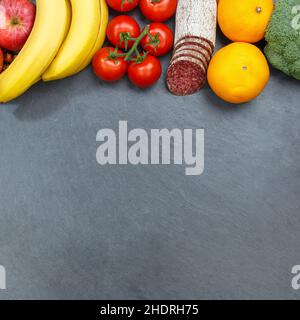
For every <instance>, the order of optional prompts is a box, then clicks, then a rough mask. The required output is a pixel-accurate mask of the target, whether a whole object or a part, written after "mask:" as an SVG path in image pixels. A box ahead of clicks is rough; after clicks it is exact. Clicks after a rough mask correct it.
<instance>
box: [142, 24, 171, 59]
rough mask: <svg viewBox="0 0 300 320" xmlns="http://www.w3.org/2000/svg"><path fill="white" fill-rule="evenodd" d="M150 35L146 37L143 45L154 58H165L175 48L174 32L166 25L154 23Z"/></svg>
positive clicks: (151, 25) (150, 26) (150, 28)
mask: <svg viewBox="0 0 300 320" xmlns="http://www.w3.org/2000/svg"><path fill="white" fill-rule="evenodd" d="M149 33H150V35H151V37H150V36H149V35H146V36H145V37H144V38H143V39H142V41H141V45H142V47H143V49H144V50H145V51H147V52H149V53H151V54H152V55H154V56H157V57H159V56H164V55H165V54H167V53H168V52H169V51H170V50H171V49H172V47H173V41H174V35H173V31H172V30H171V29H170V28H169V27H168V26H167V25H165V24H164V23H161V22H153V23H150V25H149Z"/></svg>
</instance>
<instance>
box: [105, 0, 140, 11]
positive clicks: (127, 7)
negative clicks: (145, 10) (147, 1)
mask: <svg viewBox="0 0 300 320" xmlns="http://www.w3.org/2000/svg"><path fill="white" fill-rule="evenodd" d="M106 2H107V4H108V5H109V6H110V7H111V8H112V9H114V10H116V11H119V12H128V11H131V10H133V9H134V8H135V7H136V6H137V5H138V4H139V0H106Z"/></svg>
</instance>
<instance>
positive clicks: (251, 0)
mask: <svg viewBox="0 0 300 320" xmlns="http://www.w3.org/2000/svg"><path fill="white" fill-rule="evenodd" d="M273 10H274V4H273V0H220V1H219V5H218V22H219V26H220V28H221V30H222V32H223V33H224V35H225V36H226V37H227V38H229V39H230V40H232V41H242V42H250V43H255V42H258V41H260V40H262V39H263V38H264V36H265V31H266V28H267V26H268V23H269V21H270V18H271V16H272V13H273Z"/></svg>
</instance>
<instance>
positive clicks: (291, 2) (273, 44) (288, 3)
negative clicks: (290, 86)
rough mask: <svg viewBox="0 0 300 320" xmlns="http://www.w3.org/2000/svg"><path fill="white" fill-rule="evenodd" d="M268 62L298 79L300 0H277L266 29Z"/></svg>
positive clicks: (299, 75) (299, 69)
mask: <svg viewBox="0 0 300 320" xmlns="http://www.w3.org/2000/svg"><path fill="white" fill-rule="evenodd" d="M266 41H267V43H268V44H267V46H266V47H265V54H266V56H267V58H268V60H269V62H270V63H271V64H272V65H273V66H274V67H275V68H276V69H279V70H281V71H283V72H284V73H286V74H287V75H289V76H292V77H294V78H296V79H298V80H300V1H299V0H278V1H276V4H275V10H274V13H273V15H272V17H271V20H270V22H269V25H268V27H267V30H266Z"/></svg>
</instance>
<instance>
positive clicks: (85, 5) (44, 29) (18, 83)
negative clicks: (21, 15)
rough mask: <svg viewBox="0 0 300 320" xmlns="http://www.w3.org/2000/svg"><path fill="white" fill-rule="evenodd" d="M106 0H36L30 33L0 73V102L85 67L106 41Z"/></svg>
mask: <svg viewBox="0 0 300 320" xmlns="http://www.w3.org/2000/svg"><path fill="white" fill-rule="evenodd" d="M107 23H108V7H107V4H106V1H105V0H36V18H35V22H34V26H33V29H32V31H31V34H30V36H29V38H28V40H27V42H26V43H25V45H24V47H23V48H22V50H21V51H20V53H19V54H18V55H17V57H16V59H15V60H14V61H13V62H12V63H11V65H10V66H9V67H8V68H7V69H6V70H5V71H4V72H3V73H1V74H0V102H7V101H10V100H12V99H15V98H16V97H18V96H19V95H21V94H22V93H24V92H25V91H26V90H27V89H29V88H30V87H31V86H32V85H33V84H34V83H36V82H37V81H39V80H40V79H43V80H44V81H50V80H56V79H62V78H65V77H68V76H71V75H74V74H76V73H78V72H80V71H81V70H83V69H84V68H86V66H88V65H89V64H90V62H91V60H92V58H93V56H94V54H95V53H96V51H97V50H98V49H99V48H101V47H102V45H103V42H104V40H105V33H106V26H107Z"/></svg>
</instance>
